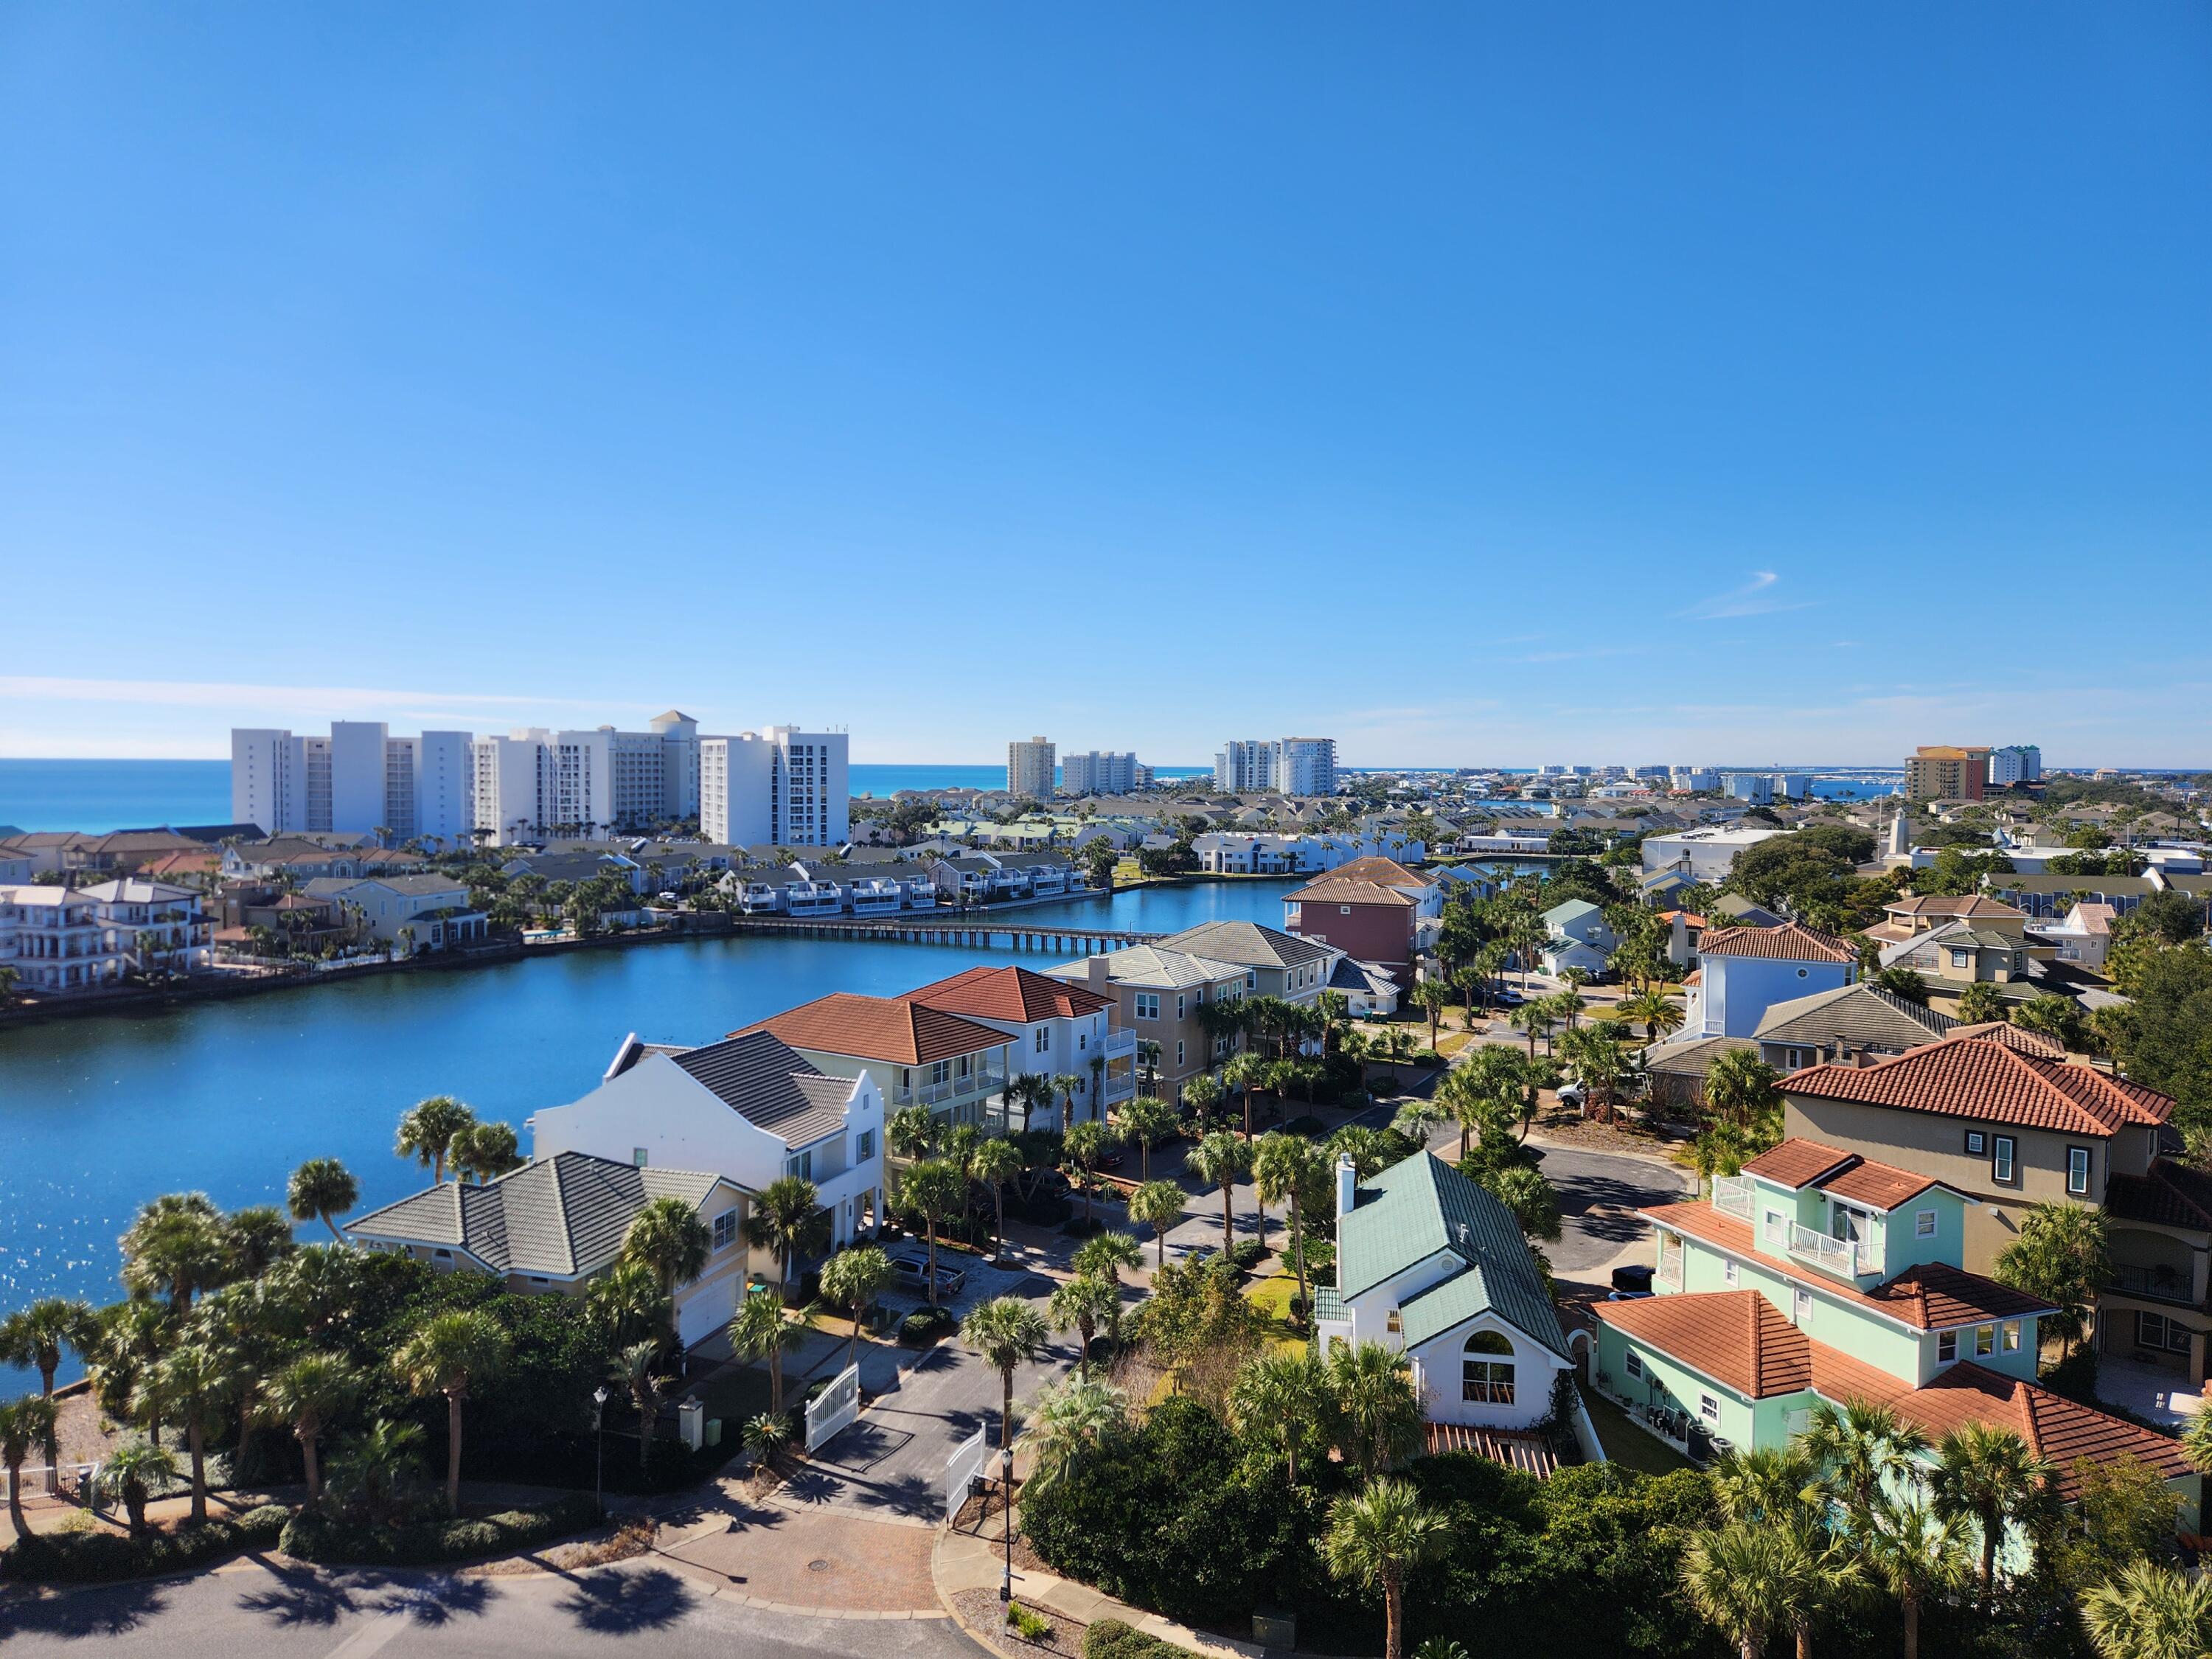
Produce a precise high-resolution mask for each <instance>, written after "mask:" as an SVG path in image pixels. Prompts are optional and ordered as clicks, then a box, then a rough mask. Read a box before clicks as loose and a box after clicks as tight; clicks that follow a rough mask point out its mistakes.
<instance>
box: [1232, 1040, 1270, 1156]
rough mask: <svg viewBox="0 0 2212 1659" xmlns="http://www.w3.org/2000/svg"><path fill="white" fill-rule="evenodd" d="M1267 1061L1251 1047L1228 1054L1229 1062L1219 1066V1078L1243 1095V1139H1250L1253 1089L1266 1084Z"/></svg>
mask: <svg viewBox="0 0 2212 1659" xmlns="http://www.w3.org/2000/svg"><path fill="white" fill-rule="evenodd" d="M1267 1073H1268V1062H1267V1060H1264V1059H1262V1058H1261V1056H1260V1055H1259V1054H1255V1053H1254V1052H1253V1051H1252V1050H1251V1049H1249V1048H1248V1049H1246V1050H1245V1051H1244V1052H1243V1054H1232V1055H1231V1056H1230V1060H1229V1063H1228V1064H1227V1065H1226V1066H1223V1067H1222V1068H1221V1080H1222V1081H1223V1082H1224V1083H1225V1084H1227V1085H1229V1086H1230V1087H1231V1088H1232V1089H1237V1090H1241V1091H1243V1097H1244V1139H1247V1140H1249V1139H1252V1095H1253V1091H1255V1090H1257V1089H1261V1088H1264V1087H1266V1086H1267Z"/></svg>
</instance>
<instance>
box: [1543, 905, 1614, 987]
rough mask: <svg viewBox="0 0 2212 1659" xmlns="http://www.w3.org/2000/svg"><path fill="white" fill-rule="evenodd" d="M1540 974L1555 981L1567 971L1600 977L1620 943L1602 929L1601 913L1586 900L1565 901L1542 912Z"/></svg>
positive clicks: (1604, 927) (1607, 931)
mask: <svg viewBox="0 0 2212 1659" xmlns="http://www.w3.org/2000/svg"><path fill="white" fill-rule="evenodd" d="M1543 920H1544V928H1545V932H1546V933H1547V939H1546V940H1545V944H1544V971H1545V972H1546V973H1547V974H1549V975H1552V976H1553V978H1555V979H1556V978H1558V977H1559V975H1561V974H1564V973H1565V972H1566V971H1567V969H1570V968H1579V969H1582V970H1583V972H1584V973H1586V974H1593V975H1595V974H1601V973H1603V972H1604V971H1605V968H1606V963H1607V962H1608V961H1609V960H1611V958H1612V957H1613V947H1614V946H1615V945H1618V944H1620V940H1619V939H1617V938H1615V937H1614V934H1613V929H1612V928H1611V927H1607V925H1606V920H1605V912H1604V911H1602V910H1601V909H1599V908H1597V906H1595V904H1592V903H1591V902H1589V900H1588V899H1569V900H1568V901H1567V902H1565V903H1564V904H1555V905H1553V907H1552V908H1550V909H1548V910H1547V911H1545V912H1544V918H1543Z"/></svg>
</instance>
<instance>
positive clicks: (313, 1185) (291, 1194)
mask: <svg viewBox="0 0 2212 1659" xmlns="http://www.w3.org/2000/svg"><path fill="white" fill-rule="evenodd" d="M284 1200H285V1204H286V1206H287V1207H289V1209H290V1210H291V1212H292V1218H293V1219H294V1220H295V1221H320V1222H321V1223H322V1224H323V1225H325V1227H328V1228H329V1229H330V1230H331V1237H332V1238H334V1239H337V1241H338V1242H339V1243H341V1244H343V1243H344V1242H345V1235H344V1234H343V1233H342V1232H340V1231H338V1224H337V1218H338V1217H339V1216H342V1215H343V1214H344V1213H345V1212H347V1211H348V1210H350V1209H351V1208H353V1206H355V1205H356V1204H358V1203H359V1202H360V1201H361V1183H360V1182H356V1180H355V1179H354V1178H353V1172H352V1171H351V1170H348V1169H347V1168H346V1166H345V1165H344V1164H341V1163H339V1162H338V1161H337V1159H336V1158H309V1159H308V1160H307V1162H306V1163H305V1164H301V1166H300V1167H299V1168H298V1169H296V1170H293V1171H292V1179H291V1180H290V1181H289V1182H287V1183H286V1186H285V1188H284Z"/></svg>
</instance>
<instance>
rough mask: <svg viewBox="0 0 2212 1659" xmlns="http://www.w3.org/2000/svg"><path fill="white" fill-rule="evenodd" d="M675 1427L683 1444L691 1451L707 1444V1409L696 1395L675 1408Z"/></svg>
mask: <svg viewBox="0 0 2212 1659" xmlns="http://www.w3.org/2000/svg"><path fill="white" fill-rule="evenodd" d="M676 1426H677V1429H678V1431H679V1432H680V1433H681V1434H682V1435H683V1436H684V1444H685V1445H686V1446H688V1447H690V1449H692V1450H693V1451H697V1450H698V1449H699V1448H700V1447H702V1446H703V1445H705V1444H706V1443H707V1407H706V1404H705V1402H704V1401H702V1400H701V1399H700V1398H699V1396H698V1395H696V1394H695V1395H691V1396H690V1398H688V1399H686V1400H685V1401H684V1402H683V1403H682V1404H681V1405H679V1406H678V1407H677V1408H676Z"/></svg>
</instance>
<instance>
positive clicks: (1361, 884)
mask: <svg viewBox="0 0 2212 1659" xmlns="http://www.w3.org/2000/svg"><path fill="white" fill-rule="evenodd" d="M1283 896H1284V897H1285V899H1297V900H1300V901H1304V900H1311V901H1313V902H1316V903H1317V904H1383V905H1389V906H1391V907H1393V908H1397V909H1401V910H1410V909H1412V908H1413V900H1411V899H1409V898H1407V896H1405V895H1404V894H1403V893H1401V892H1400V891H1399V890H1397V889H1396V888H1395V887H1385V886H1384V885H1383V884H1382V883H1381V882H1379V881H1350V880H1347V879H1346V878H1344V877H1342V876H1339V875H1334V874H1331V875H1326V876H1322V877H1319V878H1316V879H1315V880H1314V881H1311V882H1309V883H1308V884H1306V885H1305V886H1304V887H1301V888H1299V889H1298V890H1297V892H1295V893H1285V894H1284V895H1283Z"/></svg>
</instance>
